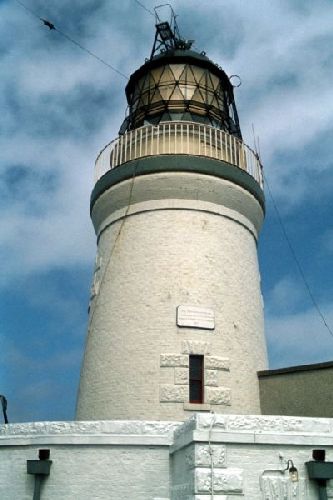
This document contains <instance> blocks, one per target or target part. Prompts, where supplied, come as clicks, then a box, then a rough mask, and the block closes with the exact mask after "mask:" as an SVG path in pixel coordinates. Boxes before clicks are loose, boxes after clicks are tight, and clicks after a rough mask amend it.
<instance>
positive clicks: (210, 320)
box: [177, 306, 215, 330]
mask: <svg viewBox="0 0 333 500" xmlns="http://www.w3.org/2000/svg"><path fill="white" fill-rule="evenodd" d="M177 325H178V326H187V327H188V328H202V329H203V330H214V328H215V318H214V311H213V310H212V309H207V308H206V307H196V306H178V307H177Z"/></svg>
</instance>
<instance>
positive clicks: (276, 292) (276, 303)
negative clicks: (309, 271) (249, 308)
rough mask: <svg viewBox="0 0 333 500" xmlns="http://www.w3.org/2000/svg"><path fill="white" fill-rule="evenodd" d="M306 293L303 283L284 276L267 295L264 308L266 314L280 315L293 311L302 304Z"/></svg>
mask: <svg viewBox="0 0 333 500" xmlns="http://www.w3.org/2000/svg"><path fill="white" fill-rule="evenodd" d="M304 297H306V298H307V291H306V290H305V287H304V285H303V283H302V282H301V281H300V280H298V281H296V280H295V279H294V278H291V277H290V276H284V277H282V278H281V279H280V280H279V281H277V282H276V283H275V284H274V286H273V288H272V290H270V292H269V293H268V296H267V298H266V301H265V308H266V310H267V311H268V312H275V314H276V313H281V314H282V315H283V314H285V313H286V312H290V311H291V310H295V309H296V308H297V307H298V306H300V305H302V304H303V301H304Z"/></svg>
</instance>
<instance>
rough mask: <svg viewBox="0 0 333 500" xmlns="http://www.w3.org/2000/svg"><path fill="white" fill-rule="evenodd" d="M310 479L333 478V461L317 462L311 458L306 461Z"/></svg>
mask: <svg viewBox="0 0 333 500" xmlns="http://www.w3.org/2000/svg"><path fill="white" fill-rule="evenodd" d="M305 465H306V468H307V470H308V475H309V479H317V480H318V479H322V480H324V479H325V480H328V479H333V462H317V461H315V460H311V461H310V462H306V463H305Z"/></svg>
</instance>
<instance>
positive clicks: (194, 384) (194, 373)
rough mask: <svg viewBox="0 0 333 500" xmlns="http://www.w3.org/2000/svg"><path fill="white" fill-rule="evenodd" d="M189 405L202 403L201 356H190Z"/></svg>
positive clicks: (202, 359) (202, 362)
mask: <svg viewBox="0 0 333 500" xmlns="http://www.w3.org/2000/svg"><path fill="white" fill-rule="evenodd" d="M189 361H190V363H189V364H190V366H189V385H190V403H203V366H204V357H203V356H190V359H189Z"/></svg>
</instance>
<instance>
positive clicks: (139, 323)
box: [77, 23, 266, 420]
mask: <svg viewBox="0 0 333 500" xmlns="http://www.w3.org/2000/svg"><path fill="white" fill-rule="evenodd" d="M126 96H127V100H128V105H129V115H128V118H127V119H126V120H125V122H124V124H123V125H122V127H121V130H120V135H119V137H118V138H117V139H115V140H114V141H112V142H111V143H110V144H109V145H107V146H106V147H105V148H104V150H103V151H102V152H101V153H100V155H99V156H98V158H97V160H96V183H95V186H94V189H93V192H92V196H91V218H92V221H93V224H94V228H95V231H96V235H97V244H98V250H97V257H96V268H95V273H94V279H93V285H92V296H91V302H90V312H89V327H88V337H87V343H86V350H85V356H84V362H83V367H82V372H81V380H80V389H79V396H78V403H77V419H80V420H104V419H108V420H110V419H128V420H131V419H145V420H185V419H186V418H187V417H189V416H190V415H191V412H193V411H210V410H213V411H215V412H216V413H233V414H236V413H238V414H249V413H252V414H253V413H254V414H255V413H260V403H259V390H258V380H257V371H258V370H263V369H265V368H266V347H265V341H264V329H263V302H262V297H261V291H260V275H259V269H258V260H257V240H258V234H259V231H260V228H261V225H262V221H263V217H264V195H263V183H262V172H261V165H260V162H259V160H258V158H257V157H256V155H255V154H254V153H253V152H252V151H251V150H250V149H249V148H248V147H247V146H246V145H245V144H244V143H243V141H242V136H241V131H240V127H239V122H238V116H237V110H236V106H235V102H234V93H233V86H232V84H231V83H230V80H229V78H228V76H227V75H226V73H225V72H224V71H223V70H222V69H221V67H219V66H218V65H216V64H215V63H214V62H212V61H211V60H210V59H209V58H208V57H207V56H206V55H205V54H204V53H197V52H195V51H193V50H191V43H190V42H186V41H184V40H182V39H181V37H180V36H179V33H178V30H177V29H176V27H175V26H173V25H171V26H170V24H169V23H160V24H158V25H157V26H156V37H155V43H154V48H153V51H152V55H151V57H150V59H149V60H147V61H146V62H145V64H144V65H143V66H141V67H140V68H139V69H138V70H137V71H135V72H134V73H133V74H132V75H131V77H130V80H129V82H128V84H127V87H126Z"/></svg>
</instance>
